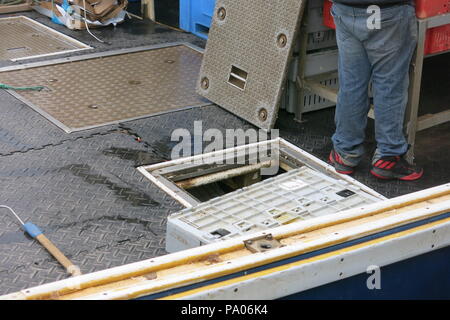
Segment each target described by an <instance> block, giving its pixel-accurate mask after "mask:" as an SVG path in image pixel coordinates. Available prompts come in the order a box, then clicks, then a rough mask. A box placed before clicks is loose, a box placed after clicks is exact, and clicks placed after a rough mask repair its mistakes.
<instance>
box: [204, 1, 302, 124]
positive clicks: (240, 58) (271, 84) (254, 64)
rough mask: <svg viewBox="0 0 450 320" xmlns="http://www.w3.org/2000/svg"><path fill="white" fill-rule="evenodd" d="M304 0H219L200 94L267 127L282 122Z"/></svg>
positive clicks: (206, 53) (205, 60)
mask: <svg viewBox="0 0 450 320" xmlns="http://www.w3.org/2000/svg"><path fill="white" fill-rule="evenodd" d="M304 4H305V1H303V0H288V1H287V0H276V1H265V0H243V1H234V0H219V1H217V3H216V9H215V13H214V18H213V23H212V27H211V30H210V33H209V40H208V43H207V47H206V51H205V57H204V60H203V65H202V69H201V72H200V79H199V81H198V92H199V93H200V94H201V95H203V96H204V97H206V98H208V99H209V100H211V101H213V102H214V103H216V104H218V105H219V106H221V107H223V108H225V109H227V110H229V111H231V112H233V113H234V114H236V115H238V116H239V117H242V118H244V119H246V120H247V121H249V122H251V123H253V124H255V125H256V126H258V127H261V128H264V129H270V128H272V127H273V125H274V123H275V120H276V118H277V112H278V107H279V101H280V98H281V91H282V85H283V79H284V78H285V76H286V69H287V66H288V60H289V58H290V55H291V51H292V47H293V43H294V38H295V36H296V31H297V29H298V28H297V27H298V25H299V22H300V18H301V16H302V15H301V13H302V11H303V8H304Z"/></svg>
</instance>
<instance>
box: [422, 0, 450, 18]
mask: <svg viewBox="0 0 450 320" xmlns="http://www.w3.org/2000/svg"><path fill="white" fill-rule="evenodd" d="M447 12H450V0H416V14H417V17H418V18H421V19H423V18H428V17H433V16H437V15H440V14H444V13H447Z"/></svg>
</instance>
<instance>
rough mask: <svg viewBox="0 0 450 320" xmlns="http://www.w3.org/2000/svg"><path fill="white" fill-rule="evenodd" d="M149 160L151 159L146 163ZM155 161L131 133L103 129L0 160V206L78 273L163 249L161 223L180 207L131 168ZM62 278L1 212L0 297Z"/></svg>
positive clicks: (56, 266)
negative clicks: (36, 230)
mask: <svg viewBox="0 0 450 320" xmlns="http://www.w3.org/2000/svg"><path fill="white" fill-rule="evenodd" d="M152 159H153V160H152ZM152 161H160V158H159V156H158V155H155V154H154V152H152V149H151V148H149V147H147V146H145V144H143V143H138V142H136V141H135V139H134V137H132V136H129V135H127V134H124V133H119V132H116V133H110V134H106V135H99V136H93V137H91V138H86V139H78V140H75V141H67V142H65V143H62V144H60V145H56V146H48V147H46V148H45V149H42V150H31V151H28V152H26V153H17V154H13V155H9V156H2V157H0V179H1V181H2V183H1V184H0V203H1V204H8V205H10V206H11V207H13V208H14V210H15V211H16V212H17V213H18V214H20V216H21V218H22V219H23V220H26V221H32V222H33V223H35V224H36V225H38V226H40V227H41V228H42V230H43V231H44V233H46V235H47V236H48V238H49V239H51V240H52V241H53V242H54V243H55V244H56V246H58V247H59V248H60V249H61V250H62V251H63V252H64V253H65V254H66V255H67V256H68V257H69V258H70V259H71V260H72V261H74V262H75V263H77V264H78V265H79V266H80V268H81V270H82V272H83V273H88V272H93V271H99V270H103V269H106V268H110V267H114V266H119V265H123V264H126V263H131V262H136V261H140V260H143V259H148V258H152V257H155V256H160V255H163V254H165V251H164V249H163V248H164V239H165V224H166V218H167V216H168V215H169V214H170V213H173V212H176V211H179V210H181V209H182V206H181V205H178V203H177V202H176V201H175V200H172V198H171V197H169V196H167V195H166V194H165V193H164V192H163V191H161V190H159V189H158V188H157V187H156V186H154V185H152V184H151V183H149V182H148V180H146V178H145V177H143V176H142V175H141V174H140V173H139V172H138V171H137V170H136V169H135V167H136V166H139V165H142V164H144V163H149V162H152ZM64 278H67V275H66V272H65V270H64V268H63V267H61V266H60V265H59V264H58V262H56V261H55V260H54V259H53V258H52V257H51V256H50V255H49V254H48V252H47V251H46V250H45V249H43V248H42V247H41V246H40V245H39V244H38V243H37V242H36V241H34V240H33V239H30V238H28V237H27V236H26V235H25V234H24V232H23V230H22V229H21V227H20V225H19V224H17V222H16V221H15V220H14V219H12V218H11V217H10V216H9V215H8V213H7V212H5V211H3V210H1V211H0V294H4V293H8V292H12V291H16V290H19V289H25V288H28V287H31V286H35V285H38V284H42V283H47V282H51V281H55V280H59V279H64Z"/></svg>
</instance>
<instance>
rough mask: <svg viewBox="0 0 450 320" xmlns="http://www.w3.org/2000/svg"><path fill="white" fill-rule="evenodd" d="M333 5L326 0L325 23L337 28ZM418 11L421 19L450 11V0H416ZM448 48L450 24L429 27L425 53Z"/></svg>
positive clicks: (449, 46)
mask: <svg viewBox="0 0 450 320" xmlns="http://www.w3.org/2000/svg"><path fill="white" fill-rule="evenodd" d="M331 6H332V3H331V1H330V0H325V3H324V14H323V23H324V24H325V25H326V26H327V27H329V28H333V29H335V28H336V26H335V24H334V20H333V17H332V16H331V13H330V9H331ZM416 13H417V17H418V18H419V19H426V18H430V17H434V16H437V15H441V14H446V13H450V0H416ZM447 50H450V24H447V25H444V26H440V27H436V28H431V29H428V31H427V38H426V41H425V54H426V55H430V54H435V53H439V52H443V51H447Z"/></svg>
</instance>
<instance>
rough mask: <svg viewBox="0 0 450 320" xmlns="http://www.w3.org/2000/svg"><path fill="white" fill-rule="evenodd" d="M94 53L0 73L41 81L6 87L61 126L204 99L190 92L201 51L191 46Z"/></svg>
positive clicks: (91, 124) (78, 126) (7, 78)
mask: <svg viewBox="0 0 450 320" xmlns="http://www.w3.org/2000/svg"><path fill="white" fill-rule="evenodd" d="M95 56H96V58H91V57H90V56H88V58H84V59H83V58H79V59H74V61H72V62H70V63H68V62H67V60H64V59H62V60H61V62H59V63H57V64H53V63H52V62H48V65H42V66H36V67H30V68H28V69H24V70H15V71H5V72H2V73H1V74H0V79H1V80H2V82H5V83H8V84H10V85H15V86H30V85H42V86H46V87H47V90H42V91H40V92H36V91H22V92H20V93H17V92H11V93H12V94H13V95H14V96H16V97H17V98H19V99H20V100H22V101H23V102H25V103H26V104H28V105H29V106H31V107H32V108H33V109H35V110H36V111H37V112H39V113H40V114H41V115H43V116H45V117H46V118H47V119H49V120H50V121H52V122H53V123H54V124H56V125H57V126H59V127H60V128H62V129H63V130H65V131H66V132H73V131H80V130H86V129H91V128H95V127H98V126H103V125H107V124H115V123H118V122H120V121H124V120H132V119H137V118H142V117H148V116H150V115H156V114H160V113H163V112H170V111H174V110H179V109H181V108H186V107H195V106H203V105H207V104H209V102H208V101H206V100H205V99H203V98H202V97H200V96H199V95H197V94H196V92H195V79H196V77H197V75H198V72H199V69H200V64H201V59H202V54H201V53H200V52H198V51H197V50H195V49H193V48H189V47H187V46H183V45H176V46H173V45H171V44H167V45H166V47H165V48H164V47H161V46H158V47H157V48H155V49H153V50H147V51H138V52H133V53H122V54H116V55H106V56H105V57H102V56H101V54H96V55H95Z"/></svg>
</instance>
